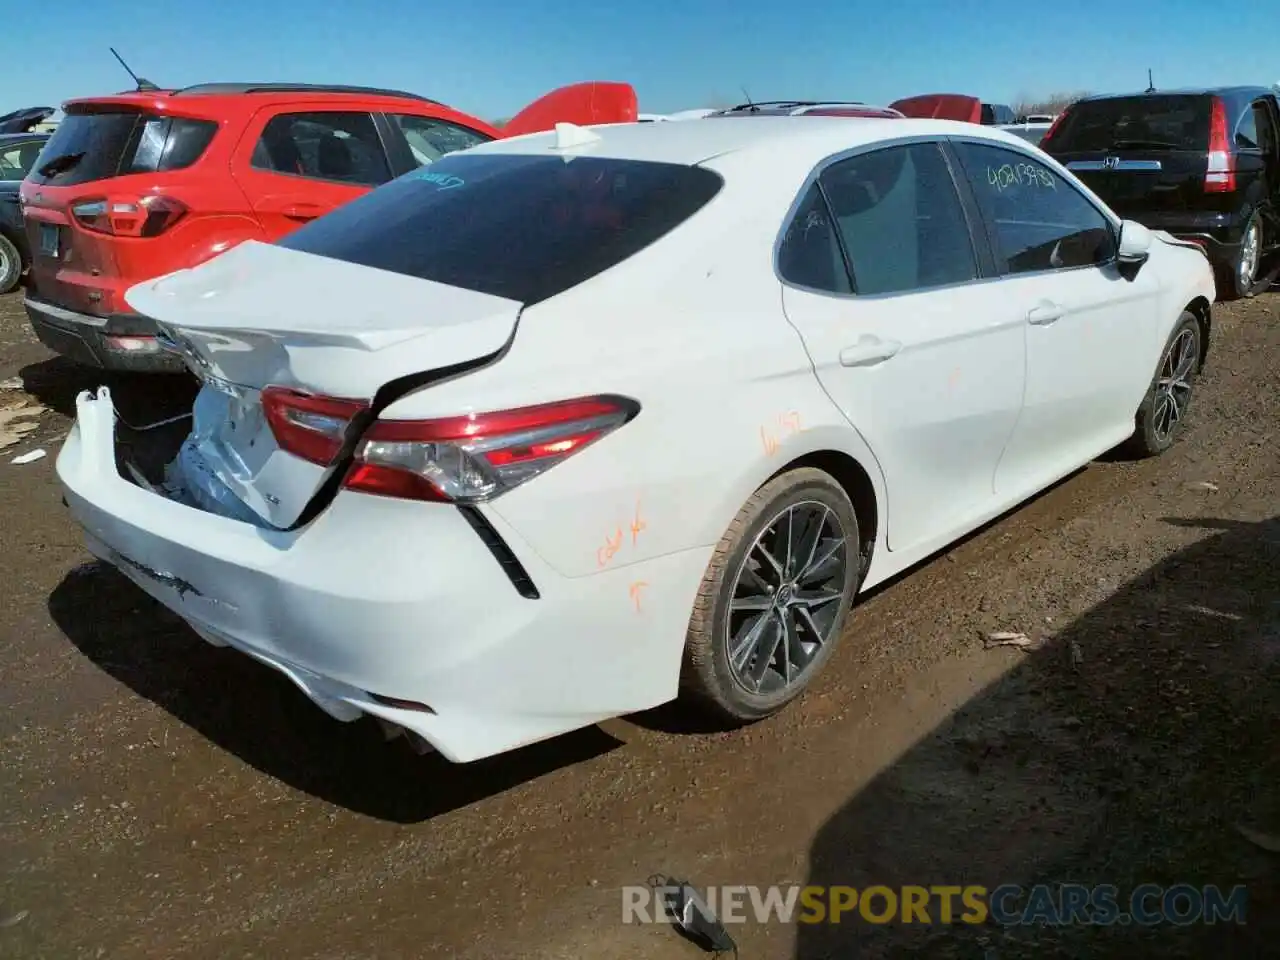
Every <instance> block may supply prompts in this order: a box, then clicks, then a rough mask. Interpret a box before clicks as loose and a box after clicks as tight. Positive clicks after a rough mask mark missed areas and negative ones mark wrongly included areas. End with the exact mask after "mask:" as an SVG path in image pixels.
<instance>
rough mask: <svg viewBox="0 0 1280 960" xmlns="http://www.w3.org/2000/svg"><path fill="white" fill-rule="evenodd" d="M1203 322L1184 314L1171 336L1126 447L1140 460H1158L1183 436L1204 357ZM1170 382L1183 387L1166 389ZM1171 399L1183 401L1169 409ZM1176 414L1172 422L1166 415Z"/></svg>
mask: <svg viewBox="0 0 1280 960" xmlns="http://www.w3.org/2000/svg"><path fill="white" fill-rule="evenodd" d="M1202 336H1203V332H1202V331H1201V329H1200V321H1199V319H1198V318H1197V317H1196V315H1195V314H1193V313H1191V311H1189V310H1184V311H1183V312H1182V316H1181V317H1179V318H1178V325H1177V326H1176V327H1175V328H1174V330H1173V333H1172V334H1171V335H1170V336H1169V340H1168V342H1167V343H1166V344H1165V346H1164V349H1163V350H1161V351H1160V361H1159V363H1157V364H1156V372H1155V375H1154V376H1153V377H1152V378H1151V386H1150V387H1148V388H1147V395H1146V396H1145V397H1143V398H1142V405H1141V406H1139V407H1138V413H1137V416H1136V417H1135V418H1134V431H1133V436H1132V437H1130V438H1129V440H1128V442H1127V443H1126V444H1125V451H1126V452H1127V453H1129V454H1131V455H1132V456H1135V457H1138V458H1145V457H1155V456H1159V455H1160V454H1162V453H1164V452H1165V451H1166V450H1168V449H1169V448H1170V447H1171V446H1173V444H1174V441H1176V440H1177V439H1178V437H1179V436H1180V435H1181V434H1182V430H1183V427H1184V425H1185V423H1186V415H1187V411H1188V410H1189V409H1190V406H1191V400H1192V397H1193V394H1194V392H1195V378H1196V375H1197V374H1198V373H1199V372H1200V356H1201V353H1202V344H1201V337H1202ZM1170 381H1173V382H1175V383H1176V382H1177V381H1181V382H1182V383H1183V384H1184V387H1183V388H1181V389H1178V388H1176V387H1171V386H1170V387H1166V386H1165V385H1164V384H1165V383H1168V382H1170ZM1170 397H1178V398H1180V399H1179V401H1178V403H1177V404H1176V405H1175V406H1174V407H1170V406H1169V405H1168V401H1169V399H1170ZM1170 412H1174V413H1176V416H1175V417H1174V418H1173V420H1172V421H1169V420H1168V417H1167V414H1168V413H1170Z"/></svg>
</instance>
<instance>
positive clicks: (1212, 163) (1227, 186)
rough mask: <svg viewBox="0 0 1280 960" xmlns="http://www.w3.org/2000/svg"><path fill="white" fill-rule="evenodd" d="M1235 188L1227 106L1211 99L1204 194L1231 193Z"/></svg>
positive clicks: (1233, 157) (1218, 98) (1215, 99)
mask: <svg viewBox="0 0 1280 960" xmlns="http://www.w3.org/2000/svg"><path fill="white" fill-rule="evenodd" d="M1235 188H1236V158H1235V154H1234V153H1232V152H1231V140H1230V139H1229V137H1228V135H1227V106H1226V104H1225V103H1223V102H1222V98H1221V97H1214V98H1213V111H1212V112H1211V113H1210V114H1209V165H1208V168H1207V169H1206V170H1205V175H1204V192H1205V193H1231V192H1232V191H1234V190H1235Z"/></svg>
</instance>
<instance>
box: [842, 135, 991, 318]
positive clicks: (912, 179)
mask: <svg viewBox="0 0 1280 960" xmlns="http://www.w3.org/2000/svg"><path fill="white" fill-rule="evenodd" d="M820 182H821V183H822V189H823V192H824V193H825V194H826V197H827V201H828V203H829V204H830V207H831V211H832V213H833V214H834V216H835V222H836V230H837V233H838V235H839V237H840V240H841V242H842V243H843V245H844V249H845V253H846V254H847V256H848V260H849V266H850V268H851V270H852V273H853V290H854V293H857V294H860V295H863V296H869V295H876V294H889V293H907V292H910V291H913V290H924V289H927V288H929V287H939V286H946V285H948V284H955V283H964V282H966V281H968V280H973V279H975V278H976V277H977V276H978V267H977V261H976V259H975V256H974V250H973V241H972V238H971V236H970V234H969V225H968V221H967V220H966V218H965V215H964V208H963V207H962V206H961V203H960V196H959V194H958V193H957V192H956V187H955V182H954V181H953V180H952V178H951V170H950V168H949V167H948V166H947V162H946V159H945V158H944V156H943V154H942V150H941V148H940V147H939V146H938V145H937V144H936V143H917V144H911V145H909V146H902V147H890V148H888V149H886V150H876V151H874V152H872V153H866V154H860V155H858V156H855V157H851V158H850V159H848V160H842V161H840V162H839V163H836V164H833V165H832V166H830V167H828V168H827V169H826V171H824V172H823V174H822V176H821V178H820Z"/></svg>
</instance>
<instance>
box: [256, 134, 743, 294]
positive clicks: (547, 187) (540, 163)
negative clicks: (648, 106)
mask: <svg viewBox="0 0 1280 960" xmlns="http://www.w3.org/2000/svg"><path fill="white" fill-rule="evenodd" d="M722 185H723V181H722V180H721V179H720V177H719V176H718V175H717V174H715V173H713V172H711V171H710V170H706V169H703V168H701V167H690V166H685V165H683V164H672V163H652V162H644V161H635V160H617V159H607V158H601V157H575V158H573V159H572V160H570V161H569V162H567V163H566V162H565V160H564V159H563V158H561V157H546V156H525V155H520V154H482V155H478V156H477V155H470V156H469V155H467V154H465V153H461V154H455V155H452V156H446V157H444V158H443V159H441V160H439V161H438V162H436V163H433V164H429V165H427V166H424V167H421V168H420V169H418V170H415V171H413V172H412V173H408V174H406V175H404V176H403V177H400V178H399V179H397V180H393V181H391V182H390V183H388V184H386V185H384V186H381V187H379V188H377V189H376V190H374V191H372V192H370V193H368V194H365V195H364V196H363V197H360V198H359V199H356V200H353V201H351V202H350V203H347V204H344V205H343V206H341V207H339V208H338V209H337V210H335V211H334V212H332V213H330V214H328V215H326V216H324V217H321V218H320V219H318V220H315V221H313V222H312V223H309V224H307V225H306V226H304V227H302V228H301V229H298V230H295V231H294V232H293V233H291V234H288V235H287V236H285V237H284V238H283V239H281V240H279V241H277V242H278V243H279V245H280V246H282V247H287V248H289V249H291V250H299V251H302V252H305V253H314V254H317V255H319V256H323V257H329V258H332V259H335V260H344V261H347V262H349V263H358V264H362V265H364V266H366V267H375V268H377V269H379V270H389V271H391V272H393V273H400V274H407V275H409V276H413V277H421V278H423V279H425V280H433V281H436V282H437V283H445V284H449V285H450V286H455V287H464V288H466V289H469V290H476V291H479V292H481V293H487V294H491V295H494V296H499V297H506V298H508V299H511V300H518V301H520V302H521V303H524V304H531V303H536V302H538V301H540V300H545V299H547V298H548V297H553V296H555V295H556V294H557V293H560V292H562V291H564V290H567V289H569V288H570V287H573V286H576V285H577V284H579V283H582V282H583V281H584V280H587V279H589V278H591V277H593V276H595V275H596V274H598V273H601V272H603V271H605V270H607V269H609V268H610V267H612V266H614V265H616V264H618V263H621V262H622V261H623V260H626V259H627V258H628V257H630V256H632V255H633V254H635V253H638V252H639V251H640V250H642V249H644V248H645V247H646V246H648V245H649V244H651V243H653V242H654V241H655V240H657V239H658V238H659V237H661V236H663V235H664V234H666V233H668V232H669V231H671V230H672V229H674V228H675V227H677V226H678V225H679V224H681V223H683V222H684V221H685V220H687V219H688V218H689V217H691V216H692V215H693V214H694V213H696V212H697V211H698V210H699V209H701V208H702V207H703V206H705V205H706V204H707V203H708V202H709V201H710V200H711V198H712V197H714V196H715V195H716V193H717V192H718V191H719V190H720V187H721V186H722Z"/></svg>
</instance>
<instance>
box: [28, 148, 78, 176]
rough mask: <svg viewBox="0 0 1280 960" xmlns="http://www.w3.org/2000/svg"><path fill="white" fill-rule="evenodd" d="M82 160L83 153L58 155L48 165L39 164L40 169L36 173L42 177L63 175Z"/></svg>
mask: <svg viewBox="0 0 1280 960" xmlns="http://www.w3.org/2000/svg"><path fill="white" fill-rule="evenodd" d="M83 159H84V151H83V150H81V151H80V152H79V153H60V154H58V156H56V157H54V158H53V159H52V160H50V161H49V162H48V163H44V164H41V166H40V169H39V170H37V171H36V173H38V174H40V176H42V177H54V176H57V175H58V174H60V173H65V172H66V171H68V170H70V169H71V168H72V167H74V166H75V165H76V164H77V163H79V162H80V161H81V160H83Z"/></svg>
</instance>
